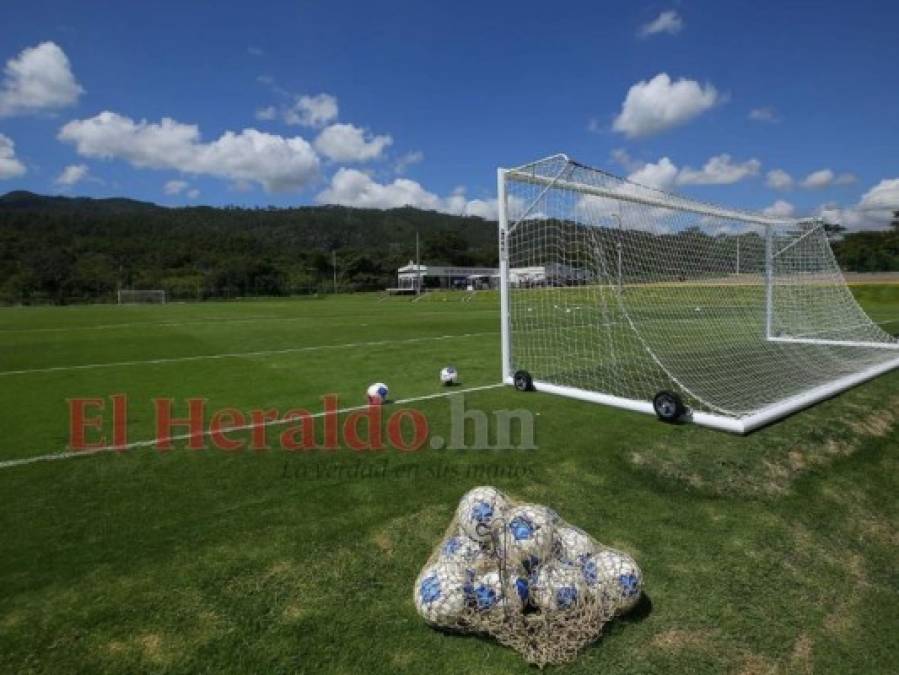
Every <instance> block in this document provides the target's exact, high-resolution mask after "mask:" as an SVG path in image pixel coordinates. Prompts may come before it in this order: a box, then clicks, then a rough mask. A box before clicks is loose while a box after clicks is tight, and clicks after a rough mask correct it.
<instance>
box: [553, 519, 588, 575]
mask: <svg viewBox="0 0 899 675" xmlns="http://www.w3.org/2000/svg"><path fill="white" fill-rule="evenodd" d="M595 551H596V545H595V544H594V542H593V539H592V538H591V537H590V535H589V534H587V533H586V532H584V531H583V530H582V529H581V528H579V527H575V526H573V525H567V524H566V525H560V526H558V527H556V528H555V529H554V530H553V556H555V557H556V558H557V559H559V560H561V561H562V562H564V563H568V564H569V565H574V564H577V563H582V562H583V561H584V560H586V559H587V558H588V557H589V556H590V555H591V554H593V553H594V552H595Z"/></svg>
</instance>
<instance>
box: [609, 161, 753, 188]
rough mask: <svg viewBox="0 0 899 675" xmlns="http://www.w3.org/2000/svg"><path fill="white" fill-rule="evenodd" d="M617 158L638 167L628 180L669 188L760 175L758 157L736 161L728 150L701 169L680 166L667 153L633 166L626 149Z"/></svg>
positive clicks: (717, 183)
mask: <svg viewBox="0 0 899 675" xmlns="http://www.w3.org/2000/svg"><path fill="white" fill-rule="evenodd" d="M613 154H614V153H613ZM616 159H617V161H619V162H620V163H624V164H628V165H630V166H631V168H634V169H635V170H633V171H632V172H631V173H630V175H628V180H630V181H631V182H633V183H638V184H639V185H645V186H646V187H652V188H657V189H660V190H670V189H671V188H673V187H674V186H675V185H730V184H732V183H737V182H739V181H741V180H743V179H745V178H749V177H750V176H755V175H757V174H758V172H759V169H760V168H761V163H760V162H759V161H758V160H757V159H749V160H747V161H745V162H742V163H739V164H735V163H734V162H733V160H732V159H731V156H730V155H728V154H721V155H716V156H715V157H710V158H709V160H708V161H707V162H706V163H705V165H704V166H703V167H702V169H693V168H690V167H689V166H685V167H683V168H678V166H677V165H676V164H675V163H674V162H672V161H671V160H670V159H669V158H668V157H662V158H661V159H660V160H659V161H658V162H655V163H647V164H642V165H639V168H636V166H634V164H635V163H634V162H633V160H632V159H631V158H630V156H629V155H627V153H623V154H622V153H618V155H617V157H616ZM636 164H639V163H636Z"/></svg>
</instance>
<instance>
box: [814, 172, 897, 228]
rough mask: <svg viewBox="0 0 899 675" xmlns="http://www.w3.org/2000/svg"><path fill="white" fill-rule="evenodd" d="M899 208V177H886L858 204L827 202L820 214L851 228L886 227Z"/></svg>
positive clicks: (826, 218) (821, 208)
mask: <svg viewBox="0 0 899 675" xmlns="http://www.w3.org/2000/svg"><path fill="white" fill-rule="evenodd" d="M897 210H899V178H886V179H884V180H882V181H880V182H879V183H878V184H877V185H875V186H874V187H873V188H871V189H870V190H868V191H867V192H866V193H865V194H864V195H862V198H861V199H860V200H859V202H858V203H857V204H855V205H854V206H850V207H847V208H843V207H840V206H839V205H836V204H825V205H823V206H821V207H820V208H819V210H818V214H819V215H820V216H821V217H822V218H824V219H825V220H829V221H830V222H834V223H839V224H840V225H842V226H844V227H848V228H851V229H859V230H864V229H872V230H875V229H885V228H886V227H889V224H890V222H891V221H892V219H893V213H894V212H895V211H897Z"/></svg>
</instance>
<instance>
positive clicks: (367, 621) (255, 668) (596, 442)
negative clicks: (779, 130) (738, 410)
mask: <svg viewBox="0 0 899 675" xmlns="http://www.w3.org/2000/svg"><path fill="white" fill-rule="evenodd" d="M853 292H854V293H855V294H856V296H857V298H858V299H859V301H860V302H861V303H862V305H863V306H864V307H865V309H866V310H867V311H868V312H869V313H870V314H871V316H872V317H873V318H874V319H875V320H876V321H879V322H884V323H883V324H882V325H883V326H884V328H885V329H886V330H888V331H889V332H892V333H894V334H895V333H897V332H899V287H897V286H895V285H893V286H888V285H866V286H859V287H856V288H854V289H853ZM458 298H459V296H456V295H440V294H435V295H434V296H430V297H426V298H425V299H423V300H422V301H420V302H415V303H412V302H409V301H408V300H404V299H389V300H385V301H379V300H378V298H376V297H374V296H345V297H335V298H328V299H312V298H310V299H303V300H300V299H297V300H283V301H274V300H272V301H253V302H232V303H205V304H183V305H182V304H171V305H165V306H133V307H116V306H83V307H66V308H8V309H2V310H0V404H2V405H0V410H2V413H0V415H2V417H0V421H2V428H3V431H4V435H3V438H2V440H0V494H2V496H3V506H4V508H3V509H2V512H0V533H2V534H0V672H4V673H31V672H52V673H69V672H81V673H97V672H116V673H136V672H171V673H197V672H209V673H213V672H214V673H222V672H235V673H288V672H335V673H397V672H409V673H421V672H430V673H444V672H446V673H460V672H462V673H465V672H468V673H509V672H528V671H529V670H531V669H530V668H529V667H528V666H527V665H526V664H525V663H524V662H523V661H521V659H520V658H519V657H518V656H517V655H516V654H515V653H514V652H512V651H510V650H508V649H506V648H504V647H501V646H498V645H497V644H495V643H493V642H491V641H489V640H486V639H481V638H478V637H459V636H448V635H444V634H441V633H439V632H437V631H434V630H432V629H430V628H428V627H427V626H426V625H425V624H424V623H423V622H422V621H421V620H420V619H419V618H418V616H417V615H416V613H415V609H414V607H413V604H412V597H411V596H412V589H411V586H412V582H413V580H414V579H415V576H416V574H417V572H418V570H419V568H420V566H421V565H422V564H423V563H424V561H425V560H426V559H427V557H428V555H429V553H430V551H431V549H432V547H433V546H434V544H435V543H436V540H437V539H438V538H439V537H440V535H441V534H442V532H443V530H444V528H445V527H446V525H447V523H448V522H449V520H450V518H451V517H452V513H453V510H454V508H455V504H456V502H457V501H458V499H459V497H460V496H461V495H462V494H463V493H464V492H465V491H467V490H468V489H470V488H471V487H473V486H474V485H478V484H494V485H497V486H498V487H500V488H502V489H504V490H506V491H508V492H509V493H511V494H512V495H514V496H516V497H520V498H524V499H528V500H532V501H536V502H540V503H545V504H548V505H550V506H552V507H553V508H555V509H556V510H557V511H559V513H560V514H561V515H562V516H563V517H564V518H566V519H567V520H569V521H571V522H572V523H575V524H577V525H580V526H581V527H583V528H584V529H586V530H587V531H589V532H590V533H591V534H593V535H594V536H595V537H596V538H597V539H599V540H600V541H602V542H604V543H607V544H609V545H612V546H615V547H617V548H621V549H623V550H625V551H628V552H629V553H631V554H632V555H634V556H635V557H636V558H637V560H638V562H639V563H640V564H641V566H642V568H643V570H644V573H645V584H646V591H647V598H646V599H645V601H644V603H643V604H642V605H641V606H640V608H639V611H637V612H636V613H635V614H634V615H632V616H630V617H628V618H626V619H623V620H618V621H615V622H613V623H612V624H611V625H610V626H609V628H608V630H607V631H606V632H605V635H604V636H603V638H602V639H601V640H600V641H599V642H598V643H596V644H595V645H593V646H591V647H590V648H588V649H587V650H586V651H585V652H584V653H583V654H582V656H581V657H580V658H579V659H578V660H577V661H576V662H575V663H574V664H572V665H571V666H567V667H564V668H563V669H562V668H560V669H558V670H559V671H563V670H564V672H572V673H580V672H583V673H588V672H590V673H593V672H603V673H637V672H656V673H657V672H689V673H696V672H701V673H721V672H735V673H768V672H783V673H805V672H827V673H859V672H864V673H894V672H899V647H897V646H896V639H895V636H896V634H897V633H899V501H897V499H896V495H897V493H899V459H897V455H896V450H897V448H899V372H894V373H891V374H889V375H887V376H884V377H881V378H878V379H877V380H874V381H872V382H870V383H867V384H866V385H864V386H862V387H858V388H856V389H854V390H851V391H849V392H847V393H845V394H843V395H842V396H840V397H838V398H836V399H833V400H830V401H827V402H824V403H822V404H820V405H818V406H816V407H815V408H813V409H811V410H809V411H806V412H803V413H800V414H797V415H795V416H793V417H791V418H788V419H787V420H784V421H782V422H780V423H778V424H775V425H773V426H771V427H768V428H766V429H763V430H761V431H759V432H756V433H754V434H752V435H750V436H748V437H745V438H742V437H735V436H730V435H726V434H722V433H720V432H714V431H709V430H706V429H701V428H698V427H695V426H689V425H685V426H667V425H663V424H661V423H658V422H656V421H655V420H653V419H651V418H649V417H646V416H641V415H637V414H633V413H627V412H623V411H620V410H614V409H609V408H604V407H599V406H595V405H590V404H586V403H580V402H576V401H572V400H567V399H562V398H558V397H551V396H546V395H541V394H539V393H534V394H527V395H525V394H518V393H516V392H514V391H513V390H511V389H510V388H507V387H493V388H483V389H477V390H475V391H471V392H468V393H466V394H464V398H465V404H466V406H467V407H469V408H477V409H480V410H483V411H486V412H492V411H497V410H506V409H514V408H519V407H526V408H528V409H530V410H531V411H532V412H533V413H534V415H535V418H534V419H535V430H536V444H537V446H538V448H537V449H536V450H522V449H507V450H495V449H492V450H491V449H482V450H432V449H430V447H429V444H426V445H425V447H424V448H423V449H421V450H419V451H417V452H400V451H398V450H396V449H386V450H383V451H379V452H372V451H365V452H356V451H353V450H349V449H338V450H335V451H324V450H315V451H310V452H300V453H288V452H285V451H283V450H279V449H272V450H268V451H250V450H247V451H244V452H232V453H227V452H224V451H222V450H218V449H215V448H213V447H211V446H209V447H207V449H205V450H186V449H184V447H183V446H184V443H183V442H182V443H179V444H177V449H175V450H173V451H169V452H159V451H157V450H155V449H153V448H152V447H144V446H140V447H136V448H134V449H131V450H128V451H126V452H121V453H117V452H107V453H102V454H94V455H90V456H83V457H71V458H67V459H59V460H56V461H43V460H40V461H34V462H31V463H18V464H9V462H11V461H13V460H22V459H29V458H35V459H36V458H40V457H44V456H47V455H53V454H57V453H62V452H63V451H65V449H66V444H67V442H68V435H69V432H68V426H67V424H68V422H67V414H68V413H67V402H66V401H67V399H69V398H76V397H107V396H109V395H112V394H117V393H124V394H127V396H128V400H129V406H128V412H129V415H128V440H129V442H131V443H140V442H142V441H146V440H149V439H151V438H152V437H153V434H154V426H153V414H152V413H153V408H152V404H151V401H152V399H154V398H158V397H171V398H174V399H175V401H176V402H175V409H176V411H177V412H178V413H179V414H184V413H185V411H186V403H185V401H186V399H187V398H191V397H203V398H205V399H206V400H207V403H206V406H207V410H213V409H216V408H221V407H225V406H230V407H234V408H237V409H239V410H242V411H248V410H250V409H253V408H262V409H268V408H276V409H278V410H279V411H282V412H283V411H285V410H287V409H289V408H295V407H305V408H309V409H310V410H311V411H313V412H316V411H319V410H321V408H322V403H321V400H320V397H321V396H322V395H323V394H327V393H334V394H338V395H339V397H340V405H341V406H355V405H358V404H360V403H362V398H363V396H362V394H363V392H364V389H365V387H366V386H367V385H368V384H369V383H371V382H374V381H377V380H382V379H383V380H385V381H386V382H388V384H389V385H390V387H391V396H392V397H393V398H395V399H414V398H417V397H425V396H429V395H433V394H440V393H444V391H443V390H442V389H441V388H440V386H439V383H438V381H437V372H438V370H439V368H440V367H441V366H443V365H445V364H447V363H453V364H454V365H456V366H457V367H458V368H459V370H460V372H461V374H462V378H463V385H462V386H461V387H459V388H458V390H465V389H468V388H472V389H476V388H479V387H488V386H489V385H493V384H495V383H496V382H497V381H498V366H499V353H498V352H499V333H498V303H497V300H496V298H495V297H494V296H492V295H491V294H479V295H477V296H475V297H474V299H473V300H472V301H471V302H460V301H459V299H458ZM399 405H400V404H396V405H394V406H388V407H387V409H386V411H385V412H386V413H387V414H390V413H391V412H392V411H393V409H394V408H396V407H399ZM402 405H404V406H405V407H414V408H416V409H418V410H420V411H421V412H422V413H424V414H425V415H426V417H427V419H428V422H429V426H430V431H431V434H432V436H442V437H444V438H447V437H448V436H450V429H449V425H450V401H449V399H448V398H446V397H438V398H425V399H422V400H418V401H411V402H409V403H406V404H402ZM106 412H107V419H108V416H109V415H108V413H109V411H108V410H107V411H106ZM274 429H275V428H274V427H272V431H273V432H274ZM106 432H107V433H109V428H108V424H107V428H106ZM250 433H251V432H249V431H246V432H233V433H231V434H230V435H231V436H232V437H234V438H241V437H248V436H249V435H250ZM275 440H277V436H276V435H273V437H272V441H275ZM4 462H6V463H7V464H3V463H4Z"/></svg>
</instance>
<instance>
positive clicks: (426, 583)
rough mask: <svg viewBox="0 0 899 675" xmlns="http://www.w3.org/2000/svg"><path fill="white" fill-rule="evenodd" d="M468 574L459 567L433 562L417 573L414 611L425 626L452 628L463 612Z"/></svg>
mask: <svg viewBox="0 0 899 675" xmlns="http://www.w3.org/2000/svg"><path fill="white" fill-rule="evenodd" d="M467 585H468V575H467V573H466V570H465V568H464V567H462V566H461V565H455V564H453V563H447V562H437V563H435V564H434V565H430V566H429V567H426V568H425V569H423V570H422V571H421V574H419V575H418V580H417V581H416V582H415V588H414V590H413V592H414V598H413V599H414V600H415V609H416V610H418V613H419V614H420V615H421V617H422V618H423V619H424V620H425V621H427V622H428V623H432V624H436V625H439V626H447V625H452V624H453V623H455V622H456V621H457V620H459V619H460V618H461V617H462V615H463V613H464V612H465V605H466V600H467V598H466V592H465V589H466V587H467Z"/></svg>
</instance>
